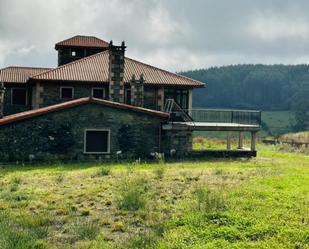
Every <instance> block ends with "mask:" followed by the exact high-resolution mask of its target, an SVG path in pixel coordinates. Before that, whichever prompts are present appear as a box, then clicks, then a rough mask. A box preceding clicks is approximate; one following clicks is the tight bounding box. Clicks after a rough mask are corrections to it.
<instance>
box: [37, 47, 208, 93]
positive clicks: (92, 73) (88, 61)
mask: <svg viewBox="0 0 309 249" xmlns="http://www.w3.org/2000/svg"><path fill="white" fill-rule="evenodd" d="M108 53H109V52H108V51H104V52H101V53H98V54H94V55H92V56H89V57H85V58H82V59H80V60H77V61H74V62H71V63H68V64H65V65H62V66H60V67H58V68H56V69H53V70H51V71H48V72H44V73H41V74H38V75H36V76H33V77H32V78H33V79H38V80H57V81H59V80H61V81H86V82H100V83H108V82H109V79H108V71H109V56H108ZM133 74H135V75H136V77H139V76H140V75H141V74H143V75H144V79H145V84H146V85H154V86H185V87H203V86H204V84H203V83H202V82H200V81H197V80H193V79H190V78H187V77H184V76H181V75H178V74H175V73H171V72H168V71H165V70H162V69H159V68H156V67H153V66H150V65H147V64H145V63H142V62H139V61H136V60H133V59H130V58H127V57H125V65H124V82H129V81H130V80H131V77H132V75H133Z"/></svg>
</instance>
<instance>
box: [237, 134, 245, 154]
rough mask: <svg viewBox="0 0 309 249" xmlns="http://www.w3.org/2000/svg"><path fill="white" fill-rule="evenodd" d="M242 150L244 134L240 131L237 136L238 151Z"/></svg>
mask: <svg viewBox="0 0 309 249" xmlns="http://www.w3.org/2000/svg"><path fill="white" fill-rule="evenodd" d="M243 148H244V133H243V132H242V131H240V132H239V135H238V149H239V150H242V149H243Z"/></svg>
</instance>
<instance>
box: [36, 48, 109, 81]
mask: <svg viewBox="0 0 309 249" xmlns="http://www.w3.org/2000/svg"><path fill="white" fill-rule="evenodd" d="M106 52H108V50H105V51H102V52H99V53H96V54H92V55H89V56H86V57H83V58H81V59H78V60H75V61H71V62H69V63H67V64H63V65H61V66H59V67H56V68H53V69H51V70H49V71H46V72H43V73H38V74H35V75H32V76H31V77H30V78H31V79H34V78H35V77H37V76H41V75H44V74H47V73H50V72H53V71H56V70H58V69H61V68H65V67H68V66H70V65H74V64H77V63H81V62H83V61H86V60H89V59H91V58H93V57H96V56H99V55H101V54H103V53H106Z"/></svg>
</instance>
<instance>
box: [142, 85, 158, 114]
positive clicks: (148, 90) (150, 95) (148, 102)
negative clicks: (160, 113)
mask: <svg viewBox="0 0 309 249" xmlns="http://www.w3.org/2000/svg"><path fill="white" fill-rule="evenodd" d="M144 107H145V108H149V109H153V110H159V108H158V101H157V88H154V87H146V86H145V88H144Z"/></svg>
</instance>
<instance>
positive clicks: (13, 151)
mask: <svg viewBox="0 0 309 249" xmlns="http://www.w3.org/2000/svg"><path fill="white" fill-rule="evenodd" d="M55 49H56V50H57V51H58V67H56V68H33V67H31V68H30V67H29V68H27V67H7V68H3V69H1V70H0V82H2V83H3V85H4V88H3V90H4V89H5V90H4V91H0V93H1V92H4V94H2V95H1V96H0V99H1V98H2V101H0V158H1V159H2V160H5V161H8V160H30V159H31V160H32V159H38V160H44V159H48V158H60V159H77V160H78V159H87V158H110V157H116V156H118V155H119V154H121V155H124V156H131V157H147V156H149V155H150V154H151V153H154V152H165V153H169V152H170V151H171V150H175V151H176V152H177V153H178V154H179V155H185V154H187V153H189V152H190V150H191V148H192V131H191V130H185V131H184V130H180V131H175V130H163V129H162V125H164V124H166V123H168V121H169V119H170V114H169V113H167V112H166V110H165V109H164V108H165V107H164V106H165V105H166V104H167V102H168V101H170V100H173V102H174V105H175V106H177V108H180V110H181V112H183V115H184V116H186V113H187V111H186V110H187V109H189V110H190V109H192V90H193V89H194V88H199V87H203V86H204V84H203V83H201V82H199V81H196V80H193V79H189V78H186V77H183V76H181V75H178V74H174V73H171V72H168V71H165V70H162V69H159V68H156V67H153V66H151V65H148V64H145V63H142V62H139V61H137V60H134V59H131V58H128V57H126V56H125V50H126V46H125V44H124V42H123V43H122V44H121V45H120V46H115V45H113V43H112V42H110V43H107V42H105V41H103V40H101V39H98V38H96V37H90V36H75V37H72V38H70V39H67V40H64V41H62V42H59V43H57V44H56V45H55ZM0 90H1V89H0ZM120 151H121V152H120Z"/></svg>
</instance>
